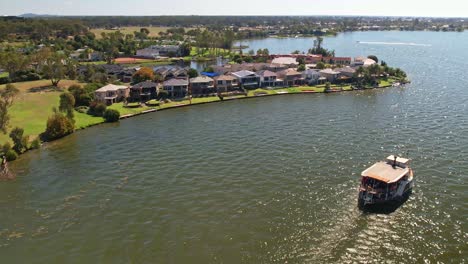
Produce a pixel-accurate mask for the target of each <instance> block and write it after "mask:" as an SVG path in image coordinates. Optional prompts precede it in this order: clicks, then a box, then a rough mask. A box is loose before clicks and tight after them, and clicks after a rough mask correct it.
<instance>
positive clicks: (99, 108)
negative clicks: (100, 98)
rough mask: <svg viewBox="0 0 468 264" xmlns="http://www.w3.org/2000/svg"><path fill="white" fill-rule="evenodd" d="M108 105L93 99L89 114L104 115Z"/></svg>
mask: <svg viewBox="0 0 468 264" xmlns="http://www.w3.org/2000/svg"><path fill="white" fill-rule="evenodd" d="M106 108H107V106H106V105H105V104H103V103H100V102H97V101H93V102H91V104H90V105H89V110H88V114H90V115H93V116H103V115H104V111H106Z"/></svg>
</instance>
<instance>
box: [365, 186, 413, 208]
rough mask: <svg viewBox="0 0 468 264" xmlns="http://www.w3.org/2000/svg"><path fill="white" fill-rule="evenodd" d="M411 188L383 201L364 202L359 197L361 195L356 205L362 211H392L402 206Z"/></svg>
mask: <svg viewBox="0 0 468 264" xmlns="http://www.w3.org/2000/svg"><path fill="white" fill-rule="evenodd" d="M412 192H413V189H412V188H411V189H409V190H407V191H406V192H405V193H404V194H403V195H402V196H400V197H397V198H394V199H391V200H385V201H376V202H373V203H365V202H364V200H363V199H361V198H360V197H361V195H359V198H358V207H359V209H360V210H362V211H364V212H371V213H372V212H373V213H392V212H394V211H395V210H396V209H398V208H399V207H400V206H402V205H403V204H404V203H405V202H406V201H407V200H408V199H409V197H410V195H411V193H412Z"/></svg>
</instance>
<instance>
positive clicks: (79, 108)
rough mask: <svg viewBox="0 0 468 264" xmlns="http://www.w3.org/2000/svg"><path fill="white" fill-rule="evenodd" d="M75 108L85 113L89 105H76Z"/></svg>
mask: <svg viewBox="0 0 468 264" xmlns="http://www.w3.org/2000/svg"><path fill="white" fill-rule="evenodd" d="M75 110H76V111H77V112H79V113H82V114H86V113H88V111H89V107H87V106H78V107H75Z"/></svg>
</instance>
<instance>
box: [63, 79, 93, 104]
mask: <svg viewBox="0 0 468 264" xmlns="http://www.w3.org/2000/svg"><path fill="white" fill-rule="evenodd" d="M95 90H96V89H94V90H92V91H91V92H93V91H95ZM68 91H69V92H70V93H71V94H72V95H73V97H74V98H75V106H89V104H90V103H91V101H92V98H91V96H90V95H89V93H88V92H87V91H86V89H84V88H83V87H81V86H80V85H78V84H73V85H71V86H70V87H68Z"/></svg>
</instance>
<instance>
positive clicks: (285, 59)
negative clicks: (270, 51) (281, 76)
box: [271, 57, 299, 65]
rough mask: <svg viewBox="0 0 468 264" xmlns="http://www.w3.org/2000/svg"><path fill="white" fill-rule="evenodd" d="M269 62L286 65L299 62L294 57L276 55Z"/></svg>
mask: <svg viewBox="0 0 468 264" xmlns="http://www.w3.org/2000/svg"><path fill="white" fill-rule="evenodd" d="M271 63H274V64H286V65H291V64H295V65H297V64H299V63H298V62H297V60H296V58H291V57H278V58H274V59H273V60H272V61H271Z"/></svg>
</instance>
